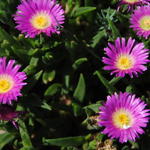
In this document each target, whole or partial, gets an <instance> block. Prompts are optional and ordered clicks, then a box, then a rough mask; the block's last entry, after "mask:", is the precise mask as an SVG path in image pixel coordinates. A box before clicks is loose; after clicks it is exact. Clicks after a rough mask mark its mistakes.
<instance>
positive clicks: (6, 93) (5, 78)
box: [0, 57, 26, 104]
mask: <svg viewBox="0 0 150 150" xmlns="http://www.w3.org/2000/svg"><path fill="white" fill-rule="evenodd" d="M14 63H15V60H9V61H8V63H7V64H6V58H5V57H4V58H0V103H3V104H6V103H7V104H11V103H12V101H13V100H17V97H18V96H21V93H20V90H21V89H22V87H23V86H24V85H25V84H26V83H25V82H23V81H24V80H25V79H26V74H25V73H24V72H18V70H19V69H20V67H21V66H20V65H14Z"/></svg>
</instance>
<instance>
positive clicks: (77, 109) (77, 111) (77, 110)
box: [72, 103, 82, 117]
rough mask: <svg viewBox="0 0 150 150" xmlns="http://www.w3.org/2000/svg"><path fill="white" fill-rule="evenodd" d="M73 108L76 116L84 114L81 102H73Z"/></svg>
mask: <svg viewBox="0 0 150 150" xmlns="http://www.w3.org/2000/svg"><path fill="white" fill-rule="evenodd" d="M72 109H73V113H74V116H75V117H77V116H81V114H82V107H81V106H80V105H79V104H77V103H72Z"/></svg>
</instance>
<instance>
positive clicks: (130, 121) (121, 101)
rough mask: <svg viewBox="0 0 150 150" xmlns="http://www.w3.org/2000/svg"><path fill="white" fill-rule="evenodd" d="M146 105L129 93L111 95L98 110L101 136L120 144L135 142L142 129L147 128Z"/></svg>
mask: <svg viewBox="0 0 150 150" xmlns="http://www.w3.org/2000/svg"><path fill="white" fill-rule="evenodd" d="M145 106H146V104H145V103H144V102H143V101H142V100H141V99H140V98H136V97H135V95H132V94H129V93H126V92H125V93H119V94H116V93H115V94H113V95H111V96H108V97H107V101H106V103H105V104H104V106H101V107H100V108H99V109H100V117H99V119H100V121H99V122H98V124H99V126H104V127H105V129H104V130H103V132H102V133H103V134H107V135H108V136H109V137H111V138H112V139H113V138H117V139H119V141H120V142H121V143H124V142H127V141H128V140H132V141H135V138H137V137H139V134H143V133H144V130H143V129H142V128H143V127H146V126H147V123H148V116H149V115H150V113H149V111H150V110H149V109H145Z"/></svg>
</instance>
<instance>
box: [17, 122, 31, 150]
mask: <svg viewBox="0 0 150 150" xmlns="http://www.w3.org/2000/svg"><path fill="white" fill-rule="evenodd" d="M18 123H19V132H20V136H21V139H22V145H23V149H24V150H25V149H27V148H28V149H29V150H30V149H33V146H32V143H31V140H30V136H29V134H28V131H27V128H26V125H25V123H24V122H23V121H22V120H19V121H18Z"/></svg>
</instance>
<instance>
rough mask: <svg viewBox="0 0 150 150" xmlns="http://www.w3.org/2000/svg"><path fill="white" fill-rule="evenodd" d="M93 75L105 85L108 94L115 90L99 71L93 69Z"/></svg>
mask: <svg viewBox="0 0 150 150" xmlns="http://www.w3.org/2000/svg"><path fill="white" fill-rule="evenodd" d="M94 75H97V76H98V78H99V80H100V81H101V82H102V83H103V85H104V86H105V87H106V89H107V90H108V92H109V93H110V94H112V93H114V92H116V91H117V90H116V89H115V87H113V86H112V85H111V84H110V83H109V81H108V80H106V79H105V78H104V77H103V76H102V74H101V73H100V71H95V73H94Z"/></svg>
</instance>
